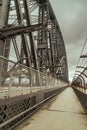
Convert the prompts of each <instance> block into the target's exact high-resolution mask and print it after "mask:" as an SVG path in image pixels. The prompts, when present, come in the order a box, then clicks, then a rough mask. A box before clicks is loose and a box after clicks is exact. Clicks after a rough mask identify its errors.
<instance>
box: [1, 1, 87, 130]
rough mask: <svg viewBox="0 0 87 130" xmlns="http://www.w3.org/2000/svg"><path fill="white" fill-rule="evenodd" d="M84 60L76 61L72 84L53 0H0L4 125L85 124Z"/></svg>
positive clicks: (68, 128) (80, 128) (62, 128)
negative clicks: (52, 4)
mask: <svg viewBox="0 0 87 130" xmlns="http://www.w3.org/2000/svg"><path fill="white" fill-rule="evenodd" d="M86 41H87V39H86ZM85 47H86V42H85V44H84V47H83V51H82V54H81V56H80V59H81V63H83V60H84V59H86V58H87V49H85V50H86V51H84V48H85ZM86 63H87V61H86V62H84V64H83V65H81V64H80V62H79V63H78V65H77V68H76V71H75V75H74V78H73V81H72V84H71V86H72V88H71V87H69V76H68V65H67V56H66V49H65V43H64V40H63V36H62V32H61V29H60V26H59V23H58V21H57V18H56V16H55V13H54V11H53V9H52V6H51V3H50V0H0V130H13V129H16V130H48V129H49V130H86V129H87V115H86V113H87V64H86ZM34 114H35V115H34Z"/></svg>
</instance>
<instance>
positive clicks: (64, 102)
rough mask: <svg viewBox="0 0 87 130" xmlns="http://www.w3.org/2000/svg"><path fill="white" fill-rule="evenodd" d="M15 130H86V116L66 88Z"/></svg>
mask: <svg viewBox="0 0 87 130" xmlns="http://www.w3.org/2000/svg"><path fill="white" fill-rule="evenodd" d="M17 130H87V115H86V114H85V112H84V110H83V108H82V106H81V104H80V101H79V100H78V98H77V96H76V95H75V93H74V91H73V89H72V88H67V89H66V90H65V91H63V92H62V93H61V94H59V95H58V96H56V97H55V98H54V99H53V100H52V101H50V103H48V104H47V105H45V106H44V107H43V108H42V109H41V110H40V111H38V112H37V113H36V114H35V115H34V116H32V117H31V119H29V120H27V121H26V122H24V123H23V124H22V125H21V126H20V127H19V128H17Z"/></svg>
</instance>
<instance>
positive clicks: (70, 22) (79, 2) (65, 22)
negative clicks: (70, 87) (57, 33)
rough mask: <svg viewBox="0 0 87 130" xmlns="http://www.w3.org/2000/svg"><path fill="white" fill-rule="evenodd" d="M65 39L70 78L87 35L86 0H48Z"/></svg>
mask: <svg viewBox="0 0 87 130" xmlns="http://www.w3.org/2000/svg"><path fill="white" fill-rule="evenodd" d="M50 1H51V5H52V7H53V10H54V12H55V15H56V17H57V20H58V23H59V25H60V28H61V31H62V34H63V38H64V41H65V46H66V51H67V59H68V66H69V77H70V80H71V79H72V77H73V74H74V71H75V68H76V65H77V62H78V59H79V56H80V53H81V50H82V46H83V44H84V41H85V39H86V37H87V0H50Z"/></svg>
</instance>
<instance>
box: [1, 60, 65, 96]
mask: <svg viewBox="0 0 87 130" xmlns="http://www.w3.org/2000/svg"><path fill="white" fill-rule="evenodd" d="M9 63H10V62H9ZM64 85H65V83H63V82H62V81H60V80H59V79H58V78H57V76H56V75H55V76H54V75H51V74H49V73H42V72H40V71H39V70H35V69H32V68H29V67H25V66H22V65H21V64H17V65H14V63H10V65H9V67H8V72H7V73H6V74H4V75H3V77H1V78H0V99H5V98H10V97H14V96H19V95H25V94H29V93H33V92H37V91H40V90H44V89H49V88H56V87H62V86H64Z"/></svg>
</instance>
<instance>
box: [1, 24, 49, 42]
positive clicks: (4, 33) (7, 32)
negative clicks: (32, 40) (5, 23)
mask: <svg viewBox="0 0 87 130" xmlns="http://www.w3.org/2000/svg"><path fill="white" fill-rule="evenodd" d="M46 28H47V25H46V24H45V25H42V24H36V25H31V26H15V27H14V26H12V27H5V28H1V29H0V40H4V39H8V38H11V37H14V36H17V35H20V34H25V33H29V32H33V31H37V30H40V29H46Z"/></svg>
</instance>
